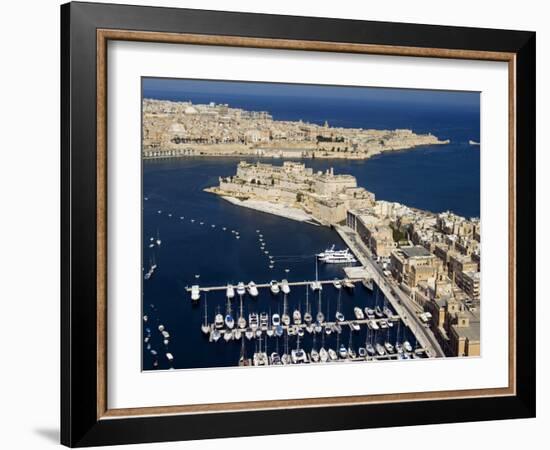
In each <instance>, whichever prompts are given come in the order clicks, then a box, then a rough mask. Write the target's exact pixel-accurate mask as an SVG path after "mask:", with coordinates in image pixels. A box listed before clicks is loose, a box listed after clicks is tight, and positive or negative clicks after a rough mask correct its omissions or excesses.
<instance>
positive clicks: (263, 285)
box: [185, 278, 361, 292]
mask: <svg viewBox="0 0 550 450" xmlns="http://www.w3.org/2000/svg"><path fill="white" fill-rule="evenodd" d="M347 280H349V281H351V282H352V283H354V284H355V283H357V282H359V281H361V279H360V278H355V279H352V278H347ZM335 281H340V282H343V281H344V279H333V280H319V281H314V280H311V281H289V282H288V285H289V286H291V287H292V286H309V285H311V283H319V284H321V285H326V284H333V283H334V282H335ZM278 283H279V286H280V281H279V282H278ZM245 286H246V285H245ZM270 286H271V285H270V284H269V283H260V284H257V285H256V287H257V288H258V289H261V288H269V287H270ZM236 287H237V285H236V284H234V285H233V288H236ZM226 289H227V284H226V285H224V286H208V287H201V286H199V291H201V292H215V291H225V290H226ZM341 289H345V286H342V288H341ZM185 290H186V291H187V292H191V288H190V287H189V286H186V287H185Z"/></svg>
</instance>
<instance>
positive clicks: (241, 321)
mask: <svg viewBox="0 0 550 450" xmlns="http://www.w3.org/2000/svg"><path fill="white" fill-rule="evenodd" d="M237 325H238V326H239V328H240V329H241V330H242V329H244V328H246V319H245V318H244V317H243V316H241V317H239V318H238V319H237Z"/></svg>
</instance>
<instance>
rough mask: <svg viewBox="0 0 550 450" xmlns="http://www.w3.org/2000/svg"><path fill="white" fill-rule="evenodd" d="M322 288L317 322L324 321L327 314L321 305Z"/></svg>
mask: <svg viewBox="0 0 550 450" xmlns="http://www.w3.org/2000/svg"><path fill="white" fill-rule="evenodd" d="M321 306H322V305H321V290H320V289H319V306H318V308H317V317H316V318H317V322H319V323H323V322H324V321H325V315H324V314H323V311H322V307H321Z"/></svg>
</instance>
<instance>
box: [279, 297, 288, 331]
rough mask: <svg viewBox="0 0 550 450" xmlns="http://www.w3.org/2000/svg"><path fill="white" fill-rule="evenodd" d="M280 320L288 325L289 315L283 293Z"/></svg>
mask: <svg viewBox="0 0 550 450" xmlns="http://www.w3.org/2000/svg"><path fill="white" fill-rule="evenodd" d="M281 321H282V322H283V324H285V325H286V326H288V325H290V316H289V315H288V305H287V300H286V294H284V295H283V315H282V316H281Z"/></svg>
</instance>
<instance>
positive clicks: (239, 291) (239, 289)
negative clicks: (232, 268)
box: [237, 281, 246, 295]
mask: <svg viewBox="0 0 550 450" xmlns="http://www.w3.org/2000/svg"><path fill="white" fill-rule="evenodd" d="M244 294H246V289H245V287H244V283H243V282H242V281H239V284H237V295H244Z"/></svg>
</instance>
